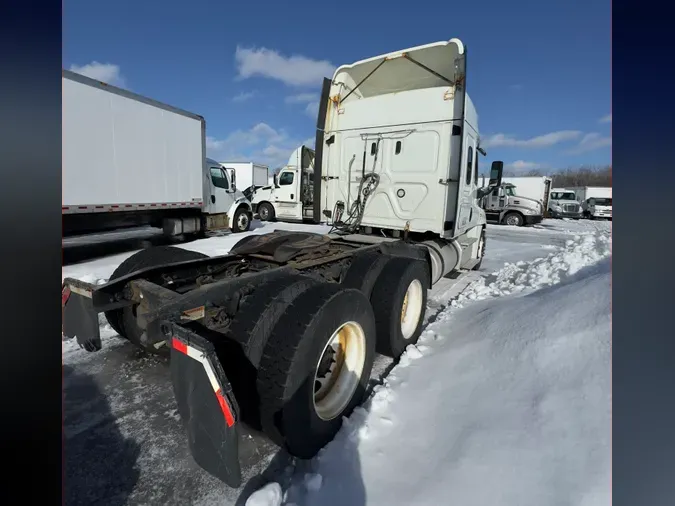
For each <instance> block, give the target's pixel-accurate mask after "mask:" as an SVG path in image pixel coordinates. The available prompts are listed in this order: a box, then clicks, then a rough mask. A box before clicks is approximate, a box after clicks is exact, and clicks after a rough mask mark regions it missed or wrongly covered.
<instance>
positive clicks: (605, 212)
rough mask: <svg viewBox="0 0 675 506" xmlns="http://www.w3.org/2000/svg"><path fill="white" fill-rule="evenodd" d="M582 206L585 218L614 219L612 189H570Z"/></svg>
mask: <svg viewBox="0 0 675 506" xmlns="http://www.w3.org/2000/svg"><path fill="white" fill-rule="evenodd" d="M568 190H572V191H573V192H574V193H575V196H576V199H577V201H578V202H579V203H580V204H581V211H582V213H583V216H584V218H588V219H591V220H611V219H612V188H611V187H607V186H575V187H570V188H568Z"/></svg>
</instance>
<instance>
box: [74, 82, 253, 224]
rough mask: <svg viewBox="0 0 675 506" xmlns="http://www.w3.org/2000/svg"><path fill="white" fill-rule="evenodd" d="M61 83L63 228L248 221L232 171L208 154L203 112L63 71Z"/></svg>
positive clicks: (248, 206)
mask: <svg viewBox="0 0 675 506" xmlns="http://www.w3.org/2000/svg"><path fill="white" fill-rule="evenodd" d="M61 82H62V86H63V111H62V113H63V167H62V172H63V176H62V177H63V182H62V184H63V200H62V207H61V214H62V217H63V220H62V221H63V234H64V235H66V236H68V235H76V234H77V235H79V234H86V233H92V232H93V233H96V232H105V231H109V230H114V229H118V228H124V227H134V226H144V225H150V226H153V227H158V228H161V229H163V231H164V233H165V234H167V235H182V234H203V233H207V232H211V231H220V230H225V229H231V230H232V231H233V232H243V231H246V230H248V229H249V228H250V224H251V219H252V208H251V204H250V202H249V201H248V200H247V199H246V198H245V197H244V195H243V194H242V192H241V191H239V190H238V189H237V185H236V175H235V172H234V170H224V169H223V168H222V166H221V165H220V164H219V163H218V162H216V161H215V160H211V159H208V158H207V157H206V123H205V121H204V118H203V117H201V116H198V115H196V114H192V113H190V112H187V111H183V110H181V109H177V108H175V107H172V106H169V105H166V104H162V103H160V102H157V101H156V100H152V99H149V98H146V97H142V96H140V95H137V94H135V93H131V92H129V91H126V90H123V89H121V88H117V87H115V86H111V85H109V84H105V83H102V82H99V81H96V80H94V79H90V78H88V77H85V76H82V75H80V74H76V73H74V72H70V71H68V70H63V71H62V79H61Z"/></svg>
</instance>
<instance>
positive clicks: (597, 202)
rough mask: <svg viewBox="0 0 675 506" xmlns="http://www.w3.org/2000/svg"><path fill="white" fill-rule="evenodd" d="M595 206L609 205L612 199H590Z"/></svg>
mask: <svg viewBox="0 0 675 506" xmlns="http://www.w3.org/2000/svg"><path fill="white" fill-rule="evenodd" d="M592 200H593V201H595V202H594V203H595V205H596V206H611V205H612V199H592Z"/></svg>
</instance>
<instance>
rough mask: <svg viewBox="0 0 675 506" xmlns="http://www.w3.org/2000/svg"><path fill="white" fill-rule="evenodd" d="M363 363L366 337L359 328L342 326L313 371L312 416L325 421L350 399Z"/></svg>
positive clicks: (345, 324)
mask: <svg viewBox="0 0 675 506" xmlns="http://www.w3.org/2000/svg"><path fill="white" fill-rule="evenodd" d="M365 363H366V335H365V332H364V331H363V328H362V327H361V325H359V324H358V323H356V322H353V321H350V322H347V323H344V324H342V325H341V326H340V327H339V328H338V329H337V330H336V331H335V332H333V335H332V336H331V337H330V339H329V340H328V342H327V343H326V346H324V348H323V351H322V352H321V356H320V357H319V360H318V362H317V364H316V368H315V369H314V391H313V395H312V402H313V404H314V412H315V413H316V415H317V416H318V417H319V418H321V419H322V420H325V421H328V420H332V419H334V418H336V417H337V416H339V415H340V414H341V413H342V412H343V411H344V409H345V408H346V407H347V405H348V404H349V402H350V401H351V400H352V398H353V397H354V392H356V389H357V387H358V386H359V383H360V382H361V374H362V373H363V367H364V365H365Z"/></svg>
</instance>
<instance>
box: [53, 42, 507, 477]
mask: <svg viewBox="0 0 675 506" xmlns="http://www.w3.org/2000/svg"><path fill="white" fill-rule="evenodd" d="M466 86H467V81H466V49H465V47H464V44H463V43H462V42H461V41H460V40H458V39H451V40H449V41H442V42H437V43H433V44H427V45H423V46H418V47H413V48H410V49H406V50H403V51H396V52H393V53H389V54H385V55H381V56H377V57H374V58H369V59H366V60H362V61H358V62H356V63H353V64H350V65H343V66H341V67H339V68H338V69H337V70H336V71H335V74H334V75H333V77H332V79H325V80H324V83H323V88H322V93H321V101H320V104H319V114H318V119H317V131H316V144H315V145H316V153H315V159H314V178H313V184H314V195H313V218H314V221H315V222H317V223H318V222H320V221H322V220H326V221H328V222H329V223H330V224H331V225H332V227H333V231H332V232H331V233H329V234H326V235H323V234H316V233H309V232H302V233H299V232H284V231H275V232H272V233H270V234H265V235H251V236H248V237H245V238H244V239H242V240H241V241H239V243H237V245H235V246H234V247H233V248H232V250H231V251H230V253H229V254H227V255H223V256H217V257H208V256H205V255H202V254H200V253H196V252H191V251H187V250H184V249H180V248H173V247H166V246H165V247H156V248H149V249H145V250H142V251H140V252H138V253H136V254H135V255H133V256H131V257H130V258H129V259H127V260H125V261H124V262H123V263H122V264H120V266H119V267H118V268H117V269H116V270H115V272H114V273H113V274H112V276H111V279H110V280H109V281H108V282H107V283H106V284H103V285H92V284H88V283H84V282H82V281H78V280H75V279H72V278H67V279H65V280H64V283H63V293H62V304H63V305H64V320H63V325H64V335H65V336H70V337H73V336H75V337H76V339H77V341H78V342H79V343H80V344H81V345H82V346H83V347H84V348H86V349H87V350H90V351H95V350H98V349H100V348H101V346H102V343H101V339H100V335H99V320H98V314H99V313H101V312H104V313H105V315H106V318H107V320H108V322H109V323H110V324H111V326H112V327H113V328H114V329H116V330H117V331H118V332H119V333H120V335H122V336H126V337H127V338H128V339H129V340H131V341H132V342H134V343H136V344H137V345H138V346H141V347H143V348H145V349H146V350H150V351H161V350H168V351H170V356H171V361H170V368H171V381H172V384H173V391H174V394H175V397H176V401H177V406H178V410H179V413H180V416H181V418H182V420H183V422H184V425H185V430H186V433H187V441H188V445H189V448H190V450H191V453H192V455H193V458H194V459H195V461H196V462H197V463H198V464H199V465H200V466H201V467H202V468H204V469H205V470H206V471H207V472H209V473H211V474H212V475H214V476H216V477H217V478H219V479H220V480H222V481H223V482H225V483H227V484H228V485H230V486H233V487H237V486H239V485H240V484H241V480H242V475H241V468H240V464H239V450H238V448H239V438H240V429H239V427H240V425H241V424H242V423H243V424H247V425H249V426H252V427H255V428H257V429H259V430H262V431H263V432H264V433H265V434H266V435H267V436H268V437H269V438H271V439H272V441H274V442H275V443H277V444H278V445H280V446H282V447H284V448H285V449H286V450H287V451H288V452H289V453H290V454H292V455H295V456H297V457H301V458H311V457H312V456H314V455H315V454H316V452H317V451H318V450H319V449H320V448H322V447H323V446H324V445H325V444H326V443H328V442H329V441H330V440H331V439H332V438H333V437H334V436H335V434H336V432H337V431H338V429H339V428H340V426H341V424H342V419H343V417H345V416H348V415H349V414H350V412H351V411H352V410H353V409H354V408H355V407H356V406H357V405H358V404H359V403H360V402H361V401H362V400H363V397H364V393H365V391H366V385H367V382H368V379H369V376H370V372H371V368H372V366H373V360H374V357H375V353H376V352H378V353H381V354H384V355H388V356H390V357H398V356H400V355H401V354H402V353H403V351H404V350H405V349H406V347H407V346H408V345H410V344H414V343H416V341H417V339H418V338H419V336H420V334H421V332H422V330H423V322H424V316H425V311H426V302H427V291H428V290H429V289H430V288H431V287H432V286H433V285H434V284H436V283H437V282H439V281H440V280H442V279H444V278H446V277H453V278H461V277H462V276H464V275H465V274H467V273H468V272H470V270H475V269H478V268H479V267H480V265H481V261H482V259H483V256H484V254H485V240H486V236H485V229H486V220H485V213H484V211H483V210H482V209H481V208H480V205H479V199H480V198H481V197H482V195H483V194H484V193H485V192H489V191H491V190H492V188H494V187H498V186H499V185H500V183H501V174H502V169H503V163H501V162H493V164H492V171H491V180H490V184H489V185H488V188H486V189H481V188H479V187H478V171H477V169H478V164H477V157H478V153H479V152H481V151H482V150H481V149H480V146H479V140H478V139H479V136H478V116H477V114H476V109H475V108H474V106H473V103H472V102H471V100H470V99H469V97H468V95H467V93H466ZM449 275H451V276H449Z"/></svg>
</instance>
